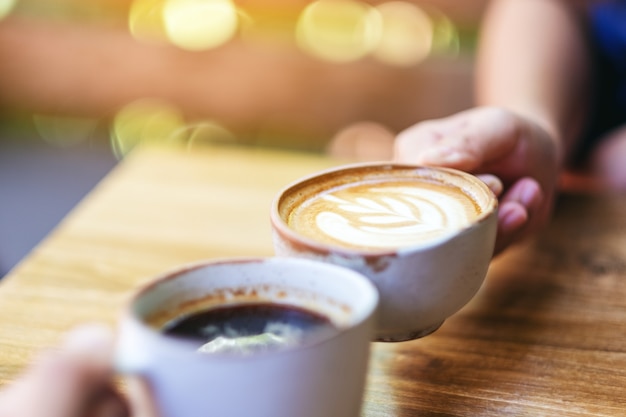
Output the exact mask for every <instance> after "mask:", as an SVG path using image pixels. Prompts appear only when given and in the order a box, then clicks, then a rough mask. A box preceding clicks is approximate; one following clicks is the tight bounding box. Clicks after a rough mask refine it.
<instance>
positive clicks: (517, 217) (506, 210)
mask: <svg viewBox="0 0 626 417" xmlns="http://www.w3.org/2000/svg"><path fill="white" fill-rule="evenodd" d="M527 219H528V215H527V214H526V211H525V210H523V209H522V208H521V207H519V206H511V205H508V204H505V205H503V206H502V207H501V208H500V222H499V223H500V229H501V230H500V232H502V233H512V232H514V231H515V230H517V229H519V228H520V227H521V226H522V225H523V224H524V223H526V220H527Z"/></svg>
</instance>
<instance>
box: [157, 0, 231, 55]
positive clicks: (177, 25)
mask: <svg viewBox="0 0 626 417" xmlns="http://www.w3.org/2000/svg"><path fill="white" fill-rule="evenodd" d="M163 20H164V23H165V30H166V33H167V36H168V38H169V40H170V41H171V42H172V43H173V44H175V45H177V46H178V47H180V48H183V49H187V50H194V51H197V50H204V49H210V48H214V47H216V46H219V45H222V44H223V43H225V42H227V41H228V40H230V39H231V38H232V37H233V36H234V35H235V33H236V31H237V27H238V12H237V7H236V6H235V4H234V3H233V2H232V1H230V0H167V1H166V3H165V5H164V7H163Z"/></svg>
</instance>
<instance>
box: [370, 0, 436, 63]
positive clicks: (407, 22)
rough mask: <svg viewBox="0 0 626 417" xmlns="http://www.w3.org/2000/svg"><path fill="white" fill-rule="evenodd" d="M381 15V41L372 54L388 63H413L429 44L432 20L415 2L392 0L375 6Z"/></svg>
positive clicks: (422, 56) (428, 49)
mask: <svg viewBox="0 0 626 417" xmlns="http://www.w3.org/2000/svg"><path fill="white" fill-rule="evenodd" d="M377 10H378V12H379V13H380V16H381V17H382V22H383V25H382V33H381V37H380V42H379V43H378V46H377V47H376V49H375V51H374V52H373V55H374V56H375V57H376V58H377V59H379V60H380V61H382V62H385V63H387V64H390V65H398V66H408V65H414V64H416V63H418V62H420V61H422V60H423V59H425V58H426V57H427V56H428V55H429V53H430V51H431V48H432V43H433V23H432V21H431V19H430V17H429V16H428V15H427V14H426V13H425V12H424V11H423V10H422V9H420V8H419V7H418V6H417V5H415V4H412V3H408V2H404V1H391V2H388V3H382V4H380V5H378V6H377Z"/></svg>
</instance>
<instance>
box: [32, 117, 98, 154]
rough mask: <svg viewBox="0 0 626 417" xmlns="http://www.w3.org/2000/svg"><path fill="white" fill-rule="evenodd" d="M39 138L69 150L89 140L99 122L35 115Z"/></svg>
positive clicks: (78, 118) (86, 119) (87, 119)
mask: <svg viewBox="0 0 626 417" xmlns="http://www.w3.org/2000/svg"><path fill="white" fill-rule="evenodd" d="M33 124H34V126H35V129H36V130H37V133H38V134H39V136H40V137H41V138H42V139H43V140H44V141H46V142H48V143H49V144H51V145H54V146H57V147H60V148H67V147H71V146H74V145H78V144H79V143H82V142H84V141H86V140H88V139H89V138H90V137H91V135H92V134H93V132H94V131H95V129H96V127H97V125H98V121H97V120H95V119H90V118H80V117H61V116H49V115H43V114H35V115H33Z"/></svg>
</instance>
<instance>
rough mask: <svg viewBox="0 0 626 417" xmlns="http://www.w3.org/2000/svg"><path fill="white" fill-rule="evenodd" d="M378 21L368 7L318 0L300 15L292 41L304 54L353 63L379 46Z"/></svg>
mask: <svg viewBox="0 0 626 417" xmlns="http://www.w3.org/2000/svg"><path fill="white" fill-rule="evenodd" d="M381 26H382V20H381V17H380V14H379V13H378V11H377V10H376V9H375V8H373V7H372V6H370V5H368V4H366V3H363V2H359V1H353V0H318V1H315V2H313V3H311V4H309V5H308V6H307V7H306V8H305V9H304V10H303V11H302V13H301V15H300V17H299V19H298V22H297V26H296V39H297V41H298V44H299V45H300V47H301V48H302V49H304V50H305V51H307V52H309V53H311V54H313V55H315V56H317V57H319V58H322V59H326V60H329V61H335V62H348V61H354V60H357V59H359V58H362V57H364V56H365V55H367V54H369V53H370V52H371V51H372V50H374V48H375V47H376V45H377V44H378V42H379V39H380V34H381Z"/></svg>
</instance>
